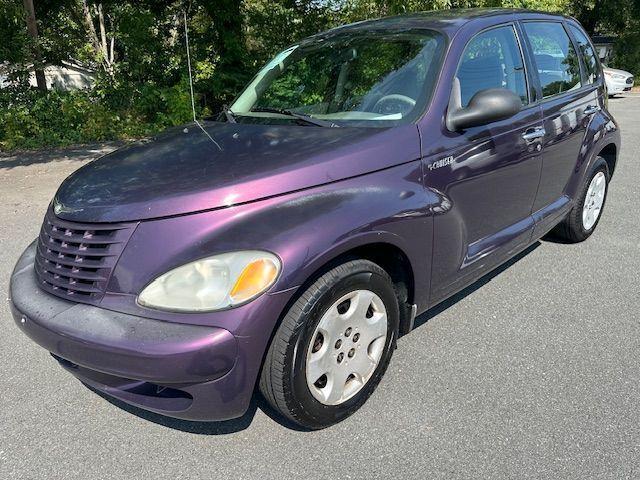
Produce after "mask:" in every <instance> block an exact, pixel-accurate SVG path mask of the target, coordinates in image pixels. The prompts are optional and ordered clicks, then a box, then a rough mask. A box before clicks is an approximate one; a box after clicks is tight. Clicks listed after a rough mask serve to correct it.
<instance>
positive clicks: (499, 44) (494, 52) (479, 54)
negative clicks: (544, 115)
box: [456, 26, 527, 107]
mask: <svg viewBox="0 0 640 480" xmlns="http://www.w3.org/2000/svg"><path fill="white" fill-rule="evenodd" d="M456 76H457V77H458V80H459V81H460V92H461V94H462V106H463V107H465V106H467V104H468V103H469V100H471V97H473V96H474V95H475V94H476V93H477V92H479V91H480V90H485V89H487V88H508V89H509V90H511V91H513V92H514V93H515V94H516V95H518V96H519V97H520V98H521V99H522V103H523V104H526V103H527V82H526V79H525V73H524V64H523V62H522V54H521V52H520V47H519V45H518V40H517V39H516V35H515V32H514V30H513V27H511V26H505V27H498V28H493V29H491V30H487V31H486V32H482V33H480V34H478V35H476V36H475V37H474V38H473V39H471V41H470V42H469V43H468V44H467V48H466V49H465V51H464V53H463V54H462V59H461V61H460V66H459V67H458V73H457V75H456Z"/></svg>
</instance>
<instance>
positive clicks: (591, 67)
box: [569, 25, 598, 83]
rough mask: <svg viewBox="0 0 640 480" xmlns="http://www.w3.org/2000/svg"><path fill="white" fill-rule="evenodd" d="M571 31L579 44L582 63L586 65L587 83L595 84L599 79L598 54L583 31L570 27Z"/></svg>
mask: <svg viewBox="0 0 640 480" xmlns="http://www.w3.org/2000/svg"><path fill="white" fill-rule="evenodd" d="M569 29H570V30H571V33H572V34H573V38H575V39H576V43H577V44H578V49H579V50H580V55H581V56H582V60H583V62H582V63H584V68H585V70H586V72H585V73H586V74H587V83H593V82H595V81H596V80H597V78H598V60H596V54H595V52H594V51H593V48H592V47H591V43H590V42H589V39H588V38H587V36H586V35H585V34H584V33H582V30H580V29H579V28H578V27H576V26H574V25H569Z"/></svg>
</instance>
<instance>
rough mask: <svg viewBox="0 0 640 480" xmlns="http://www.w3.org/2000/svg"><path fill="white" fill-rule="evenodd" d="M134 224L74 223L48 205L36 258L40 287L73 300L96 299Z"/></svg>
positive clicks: (88, 301) (101, 292)
mask: <svg viewBox="0 0 640 480" xmlns="http://www.w3.org/2000/svg"><path fill="white" fill-rule="evenodd" d="M132 232H133V224H114V223H76V222H68V221H65V220H61V219H59V218H58V217H56V216H55V214H54V213H53V211H52V210H51V209H49V211H48V212H47V215H46V216H45V218H44V222H43V223H42V229H41V230H40V238H39V240H38V248H37V254H36V261H35V270H36V275H37V277H38V280H39V283H40V287H41V288H43V289H44V290H46V291H47V292H49V293H52V294H54V295H57V296H59V297H62V298H66V299H69V300H73V301H75V302H83V303H94V302H97V301H99V300H100V299H101V298H102V296H103V295H104V292H105V291H106V289H107V282H108V281H109V277H110V276H111V272H112V270H113V267H115V265H116V262H117V261H118V258H119V257H120V254H121V253H122V250H123V248H124V245H125V244H126V242H127V240H128V239H129V237H130V236H131V233H132Z"/></svg>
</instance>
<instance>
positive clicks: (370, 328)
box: [305, 290, 387, 405]
mask: <svg viewBox="0 0 640 480" xmlns="http://www.w3.org/2000/svg"><path fill="white" fill-rule="evenodd" d="M386 340H387V310H386V309H385V307H384V303H382V300H381V299H380V297H378V295H376V294H375V293H373V292H371V291H369V290H356V291H353V292H350V293H348V294H346V295H344V296H342V297H341V298H340V299H338V300H337V301H336V302H334V304H333V305H331V307H330V308H329V309H328V310H327V311H326V312H325V313H324V315H323V316H322V318H321V319H320V322H319V323H318V326H317V327H316V330H315V332H314V333H313V335H312V337H311V342H310V344H309V347H308V349H307V363H306V368H305V372H306V377H307V386H308V387H309V390H310V391H311V394H312V395H313V396H314V398H315V399H316V400H318V401H319V402H321V403H323V404H325V405H338V404H340V403H343V402H345V401H347V400H348V399H350V398H351V397H353V396H354V395H355V394H357V393H358V392H359V391H360V390H361V389H362V387H364V386H365V385H366V383H367V381H368V380H369V379H370V378H371V376H372V375H373V372H375V370H376V367H377V366H378V363H379V362H380V358H381V357H382V353H383V351H384V345H385V343H386Z"/></svg>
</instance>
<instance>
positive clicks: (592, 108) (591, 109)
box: [584, 105, 600, 115]
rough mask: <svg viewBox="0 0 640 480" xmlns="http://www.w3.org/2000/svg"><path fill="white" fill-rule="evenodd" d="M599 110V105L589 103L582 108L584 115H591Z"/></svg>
mask: <svg viewBox="0 0 640 480" xmlns="http://www.w3.org/2000/svg"><path fill="white" fill-rule="evenodd" d="M599 110H600V107H596V106H595V105H589V106H588V107H587V108H585V109H584V114H585V115H593V114H594V113H596V112H597V111H599Z"/></svg>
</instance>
